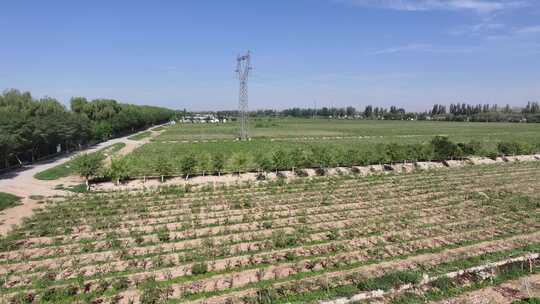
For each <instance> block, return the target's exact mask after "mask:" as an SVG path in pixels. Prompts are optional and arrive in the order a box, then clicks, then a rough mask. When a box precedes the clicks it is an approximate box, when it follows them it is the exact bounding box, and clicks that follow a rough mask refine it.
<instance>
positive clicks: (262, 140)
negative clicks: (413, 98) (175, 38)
mask: <svg viewBox="0 0 540 304" xmlns="http://www.w3.org/2000/svg"><path fill="white" fill-rule="evenodd" d="M237 131H238V124H236V123H229V124H218V125H212V124H178V125H175V126H171V127H169V128H167V129H166V130H165V131H164V132H163V133H162V134H161V135H159V136H158V137H156V138H155V139H154V140H153V141H152V142H151V143H150V144H146V145H144V146H142V147H141V148H139V149H137V150H135V151H134V152H133V153H132V154H130V155H129V156H128V157H127V158H128V160H129V162H130V164H131V168H132V172H131V173H132V175H150V174H155V173H156V170H155V169H154V168H155V167H156V166H157V165H156V164H157V162H158V159H159V158H160V157H161V158H166V159H167V161H168V162H169V165H170V166H171V167H172V173H180V172H181V171H182V170H181V162H182V159H184V158H185V157H186V155H194V156H195V157H196V158H200V159H203V160H204V159H206V161H202V162H203V163H207V164H201V162H199V164H198V166H197V167H198V168H197V169H196V171H197V172H202V171H207V172H208V171H214V170H213V169H212V166H211V164H208V159H210V160H211V159H213V158H214V157H215V155H217V154H221V155H223V157H224V159H225V164H224V168H223V171H224V172H234V171H238V170H239V169H240V170H242V171H244V170H256V169H258V168H259V167H260V165H259V164H258V161H257V159H258V158H261V157H263V158H270V159H271V158H272V156H273V154H274V153H275V151H277V150H282V151H284V152H285V155H288V156H290V155H292V154H291V153H293V151H295V150H302V151H305V152H306V153H305V154H307V155H305V156H304V157H305V158H307V160H305V161H304V163H306V165H305V166H299V165H291V166H297V167H312V166H317V165H318V164H319V163H320V161H319V160H317V159H316V158H317V157H315V156H313V154H317V152H313V151H314V150H317V151H320V152H321V153H322V154H328V155H330V154H333V156H331V157H330V159H329V160H328V161H327V162H328V165H331V166H338V165H352V164H369V163H379V162H389V161H398V160H402V159H401V158H397V159H395V158H393V157H387V156H386V155H384V150H385V148H384V147H382V145H388V144H398V145H403V146H405V145H407V147H404V149H422V147H423V146H425V145H426V144H428V143H429V142H430V141H431V140H432V139H433V138H434V137H435V136H438V135H439V136H448V137H449V139H450V140H452V141H455V142H461V143H468V142H470V141H477V142H478V143H480V144H481V151H478V152H477V153H476V154H479V155H482V156H490V155H494V154H497V153H498V150H497V144H498V143H500V142H514V141H515V142H519V143H523V144H525V145H527V146H528V147H532V148H527V149H525V150H526V151H530V152H536V150H537V147H539V145H540V125H538V124H517V123H460V122H429V121H372V120H326V119H317V120H311V119H270V120H269V119H260V120H254V121H251V125H250V134H251V136H252V140H251V141H247V142H241V141H235V135H236V132H237ZM409 145H416V147H412V146H411V147H408V146H409ZM351 154H365V155H351ZM429 158H430V157H422V156H421V155H417V156H415V157H411V159H409V160H423V159H426V160H427V159H429ZM405 159H407V157H403V160H405ZM210 162H211V161H210ZM283 167H284V168H283V169H285V168H287V167H289V166H283Z"/></svg>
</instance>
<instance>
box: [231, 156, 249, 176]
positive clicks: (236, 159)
mask: <svg viewBox="0 0 540 304" xmlns="http://www.w3.org/2000/svg"><path fill="white" fill-rule="evenodd" d="M247 163H248V157H247V155H246V154H245V153H242V152H237V153H234V154H233V155H232V157H231V164H232V166H233V167H234V168H236V171H237V172H238V174H240V173H241V172H242V171H243V170H245V169H246V165H247Z"/></svg>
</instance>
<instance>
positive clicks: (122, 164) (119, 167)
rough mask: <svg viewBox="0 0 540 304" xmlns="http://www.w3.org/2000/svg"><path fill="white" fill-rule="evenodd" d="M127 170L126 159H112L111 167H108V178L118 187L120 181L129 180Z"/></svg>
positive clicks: (128, 171)
mask: <svg viewBox="0 0 540 304" xmlns="http://www.w3.org/2000/svg"><path fill="white" fill-rule="evenodd" d="M129 169H130V168H129V163H128V161H127V159H125V158H113V159H111V165H110V166H109V170H108V176H109V177H110V178H111V179H112V180H113V181H114V182H115V184H116V185H118V184H120V182H121V181H123V180H125V179H127V178H129V174H130V170H129Z"/></svg>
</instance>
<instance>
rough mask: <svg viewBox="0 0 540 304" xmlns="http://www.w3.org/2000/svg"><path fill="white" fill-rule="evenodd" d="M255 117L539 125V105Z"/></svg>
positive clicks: (262, 113)
mask: <svg viewBox="0 0 540 304" xmlns="http://www.w3.org/2000/svg"><path fill="white" fill-rule="evenodd" d="M216 113H217V115H218V116H221V117H231V116H232V117H236V115H237V114H238V113H237V111H222V112H216ZM250 115H251V116H254V117H278V116H282V117H283V116H284V117H298V118H312V117H324V118H341V119H343V118H349V119H351V118H355V119H373V120H410V119H414V120H429V119H432V120H433V119H434V120H446V121H500V122H504V121H507V122H525V121H527V122H540V105H539V103H538V102H529V103H528V104H527V105H526V106H525V107H523V108H512V107H511V106H510V105H508V104H507V105H505V106H504V107H500V106H498V105H496V104H493V105H492V104H467V103H455V104H454V103H452V104H450V105H449V107H448V108H447V106H446V105H443V104H434V105H433V107H432V108H431V110H429V111H424V112H409V111H407V110H405V109H404V108H401V107H398V106H390V107H388V108H386V107H377V106H375V107H374V106H372V105H368V106H366V107H365V108H364V109H363V110H358V109H356V108H355V107H352V106H348V107H341V108H340V107H330V108H328V107H323V108H290V109H285V110H281V111H277V110H257V111H253V112H251V113H250Z"/></svg>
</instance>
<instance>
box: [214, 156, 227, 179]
mask: <svg viewBox="0 0 540 304" xmlns="http://www.w3.org/2000/svg"><path fill="white" fill-rule="evenodd" d="M224 166H225V156H224V155H223V154H222V153H217V154H214V156H213V157H212V168H214V171H215V172H216V173H217V174H218V175H219V176H221V171H223V167H224Z"/></svg>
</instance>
